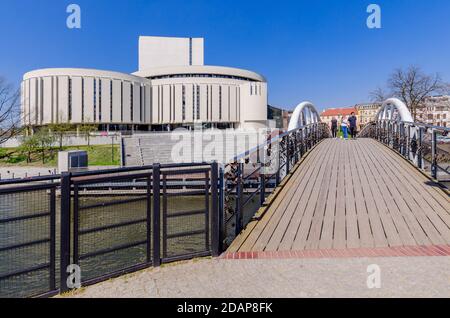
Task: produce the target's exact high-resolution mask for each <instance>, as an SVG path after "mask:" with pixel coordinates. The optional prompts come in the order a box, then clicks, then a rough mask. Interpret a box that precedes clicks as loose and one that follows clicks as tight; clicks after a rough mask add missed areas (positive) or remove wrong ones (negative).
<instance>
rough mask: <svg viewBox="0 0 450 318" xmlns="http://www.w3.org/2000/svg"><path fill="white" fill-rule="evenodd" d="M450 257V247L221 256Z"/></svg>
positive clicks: (224, 255) (238, 253) (330, 250)
mask: <svg viewBox="0 0 450 318" xmlns="http://www.w3.org/2000/svg"><path fill="white" fill-rule="evenodd" d="M413 256H450V245H430V246H397V247H381V248H380V247H379V248H349V249H334V250H333V249H327V250H325V249H324V250H303V251H276V252H273V251H267V252H237V253H227V252H225V253H224V254H222V255H221V257H220V258H222V259H296V258H353V257H413Z"/></svg>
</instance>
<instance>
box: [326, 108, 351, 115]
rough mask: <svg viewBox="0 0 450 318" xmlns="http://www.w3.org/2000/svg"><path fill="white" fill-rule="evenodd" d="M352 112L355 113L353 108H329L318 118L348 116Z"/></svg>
mask: <svg viewBox="0 0 450 318" xmlns="http://www.w3.org/2000/svg"><path fill="white" fill-rule="evenodd" d="M353 112H354V113H356V108H355V107H348V108H329V109H325V110H324V111H323V112H322V113H321V114H320V116H349V115H350V114H351V113H353Z"/></svg>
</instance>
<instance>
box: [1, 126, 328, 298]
mask: <svg viewBox="0 0 450 318" xmlns="http://www.w3.org/2000/svg"><path fill="white" fill-rule="evenodd" d="M329 135H330V133H329V129H328V127H327V126H326V125H324V124H321V123H316V124H312V125H309V126H305V127H302V128H300V129H296V130H293V131H290V132H287V133H283V134H276V135H274V134H271V135H270V136H268V138H267V142H266V143H264V144H263V145H260V146H258V147H256V148H254V149H252V150H249V151H247V152H246V153H244V154H242V155H240V156H237V157H236V158H235V159H234V160H233V162H232V163H230V164H227V165H221V166H220V167H219V165H218V164H217V163H211V164H209V163H199V164H171V165H160V164H154V165H152V166H145V167H131V168H119V169H110V170H104V171H91V172H80V173H73V174H70V173H65V174H62V175H53V176H49V177H36V178H30V179H18V180H9V181H7V180H5V181H0V297H34V296H49V295H54V294H57V293H60V292H66V291H69V290H70V289H71V288H74V287H78V286H80V285H81V286H86V285H89V284H93V283H96V282H99V281H102V280H105V279H109V278H111V277H115V276H119V275H122V274H124V273H128V272H132V271H136V270H139V269H143V268H146V267H149V266H159V265H160V264H161V263H166V262H173V261H178V260H184V259H191V258H194V257H202V256H209V255H212V256H218V255H219V253H220V252H221V251H223V250H224V249H225V248H226V246H227V245H229V244H230V243H231V241H232V240H233V239H234V238H235V237H236V236H237V235H238V234H239V233H240V232H241V231H242V229H243V228H244V227H245V226H246V224H248V222H250V220H251V219H252V218H254V215H255V212H256V211H257V210H258V209H259V208H260V207H261V206H262V205H263V204H264V202H265V200H266V198H267V196H268V195H270V193H271V192H272V191H273V190H274V189H275V188H276V187H277V186H278V185H279V184H280V182H281V181H282V180H283V178H284V177H285V176H287V175H288V174H289V172H290V171H291V169H292V168H293V167H294V165H295V164H296V163H297V162H299V160H300V159H301V158H302V157H303V156H304V155H305V154H306V153H307V152H308V151H309V150H310V149H311V148H312V147H314V145H316V144H317V143H318V142H319V141H320V140H321V139H323V138H326V137H329Z"/></svg>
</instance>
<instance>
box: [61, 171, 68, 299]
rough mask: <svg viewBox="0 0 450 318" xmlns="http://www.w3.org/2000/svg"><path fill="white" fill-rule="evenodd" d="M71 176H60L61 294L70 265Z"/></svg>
mask: <svg viewBox="0 0 450 318" xmlns="http://www.w3.org/2000/svg"><path fill="white" fill-rule="evenodd" d="M70 179H71V174H70V173H67V172H63V173H62V176H61V213H60V215H61V221H60V234H61V237H60V263H59V264H60V270H59V272H60V287H59V290H60V292H61V293H65V292H67V291H68V290H69V287H68V286H67V278H68V277H69V275H68V273H67V268H68V267H69V265H70V205H71V202H70V201H71V199H70V192H71V189H70V186H71V185H70V183H71V180H70Z"/></svg>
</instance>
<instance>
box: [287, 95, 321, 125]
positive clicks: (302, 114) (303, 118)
mask: <svg viewBox="0 0 450 318" xmlns="http://www.w3.org/2000/svg"><path fill="white" fill-rule="evenodd" d="M319 122H320V115H319V113H318V112H317V110H316V107H315V106H314V104H312V103H311V102H302V103H300V104H299V105H298V106H297V107H296V108H295V110H294V113H293V114H292V117H291V119H290V121H289V128H288V131H291V130H294V129H297V128H301V127H303V126H306V125H309V124H315V123H319Z"/></svg>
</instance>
